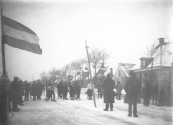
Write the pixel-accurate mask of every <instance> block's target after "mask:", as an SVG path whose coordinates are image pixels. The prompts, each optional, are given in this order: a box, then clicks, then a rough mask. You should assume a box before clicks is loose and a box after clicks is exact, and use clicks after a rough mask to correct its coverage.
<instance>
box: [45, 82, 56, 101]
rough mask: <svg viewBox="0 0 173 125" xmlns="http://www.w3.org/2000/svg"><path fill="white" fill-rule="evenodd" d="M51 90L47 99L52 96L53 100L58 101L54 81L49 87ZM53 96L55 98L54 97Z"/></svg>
mask: <svg viewBox="0 0 173 125" xmlns="http://www.w3.org/2000/svg"><path fill="white" fill-rule="evenodd" d="M47 89H48V90H49V94H48V98H47V99H46V101H48V100H49V99H50V98H51V101H56V100H55V93H54V90H55V89H56V88H55V87H54V85H53V83H50V84H49V87H48V88H47ZM52 96H53V99H52Z"/></svg>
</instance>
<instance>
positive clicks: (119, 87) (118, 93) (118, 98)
mask: <svg viewBox="0 0 173 125" xmlns="http://www.w3.org/2000/svg"><path fill="white" fill-rule="evenodd" d="M122 89H123V88H122V85H121V83H120V81H118V82H117V85H116V91H117V100H121V91H122Z"/></svg>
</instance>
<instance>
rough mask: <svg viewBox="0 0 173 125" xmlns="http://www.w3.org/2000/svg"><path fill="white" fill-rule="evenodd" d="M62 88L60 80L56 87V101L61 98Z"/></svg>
mask: <svg viewBox="0 0 173 125" xmlns="http://www.w3.org/2000/svg"><path fill="white" fill-rule="evenodd" d="M62 86H63V82H62V80H61V81H60V83H59V84H58V85H57V90H58V93H57V94H58V99H59V98H60V99H61V98H62Z"/></svg>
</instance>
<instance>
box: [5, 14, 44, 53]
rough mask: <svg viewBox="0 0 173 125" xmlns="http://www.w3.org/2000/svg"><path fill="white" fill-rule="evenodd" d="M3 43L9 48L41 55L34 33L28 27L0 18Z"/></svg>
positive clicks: (37, 39)
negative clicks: (0, 20) (0, 19)
mask: <svg viewBox="0 0 173 125" xmlns="http://www.w3.org/2000/svg"><path fill="white" fill-rule="evenodd" d="M2 24H3V41H4V43H5V44H8V45H9V46H11V47H14V48H18V49H22V50H26V51H29V52H33V53H36V54H42V50H41V48H40V45H39V43H38V41H39V38H38V36H37V34H36V33H34V32H33V31H32V30H30V29H29V28H28V27H26V26H24V25H22V24H20V23H18V22H16V21H14V20H12V19H10V18H7V17H5V16H2Z"/></svg>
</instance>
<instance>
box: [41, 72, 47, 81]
mask: <svg viewBox="0 0 173 125" xmlns="http://www.w3.org/2000/svg"><path fill="white" fill-rule="evenodd" d="M40 79H41V81H42V83H46V82H47V73H46V72H45V71H43V72H41V73H40Z"/></svg>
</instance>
